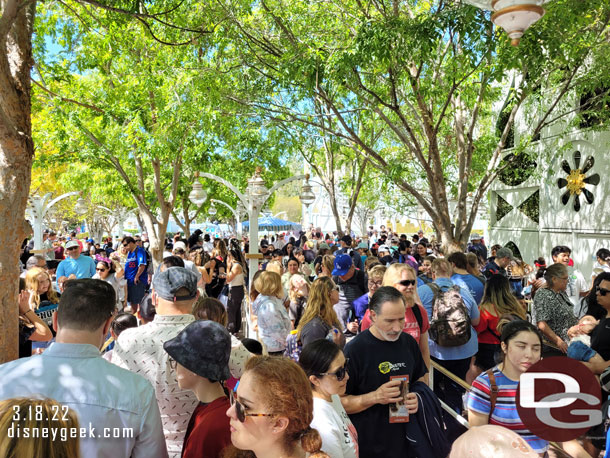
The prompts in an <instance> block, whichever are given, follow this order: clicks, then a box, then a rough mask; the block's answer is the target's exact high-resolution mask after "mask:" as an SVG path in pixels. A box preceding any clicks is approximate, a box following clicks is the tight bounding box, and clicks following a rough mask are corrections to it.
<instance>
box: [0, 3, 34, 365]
mask: <svg viewBox="0 0 610 458" xmlns="http://www.w3.org/2000/svg"><path fill="white" fill-rule="evenodd" d="M0 10H1V11H2V16H1V17H0V197H1V199H0V224H1V225H2V230H0V246H2V249H1V250H0V284H2V285H3V287H2V288H0V363H3V362H6V361H11V360H13V359H16V358H17V357H18V356H19V352H18V349H19V346H18V329H19V326H18V316H19V310H18V306H17V301H18V284H19V283H18V279H19V266H18V262H19V249H20V247H21V242H22V241H23V239H24V238H25V237H27V236H29V235H30V234H31V228H30V227H29V226H28V224H27V223H26V221H25V219H24V215H25V207H26V204H27V198H28V194H29V190H30V179H31V169H32V158H33V157H34V143H33V141H32V123H31V119H30V115H31V100H30V94H31V87H30V71H31V69H32V63H33V61H32V30H33V26H34V15H35V13H36V2H35V1H33V2H31V3H30V4H28V5H26V6H24V5H23V4H22V2H19V1H17V0H0Z"/></svg>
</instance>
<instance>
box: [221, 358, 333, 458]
mask: <svg viewBox="0 0 610 458" xmlns="http://www.w3.org/2000/svg"><path fill="white" fill-rule="evenodd" d="M231 394H232V396H231V407H230V408H229V410H227V416H228V417H229V419H230V430H231V442H232V443H233V447H231V448H229V449H228V450H226V451H225V454H224V455H223V456H224V457H225V458H254V457H256V458H277V457H283V458H305V456H308V457H310V458H330V457H329V455H327V454H326V453H323V452H320V448H321V447H322V440H321V439H320V434H318V431H316V430H315V429H312V428H311V427H310V423H311V421H312V419H313V398H312V394H311V389H310V387H309V381H308V380H307V376H306V375H305V373H304V372H303V369H301V368H300V367H299V365H298V364H296V363H295V362H294V361H291V360H290V359H288V358H275V357H272V356H254V357H253V358H251V359H250V360H248V363H247V364H246V372H245V373H244V375H243V376H242V378H241V380H240V382H239V384H238V385H237V389H236V391H235V393H233V392H231Z"/></svg>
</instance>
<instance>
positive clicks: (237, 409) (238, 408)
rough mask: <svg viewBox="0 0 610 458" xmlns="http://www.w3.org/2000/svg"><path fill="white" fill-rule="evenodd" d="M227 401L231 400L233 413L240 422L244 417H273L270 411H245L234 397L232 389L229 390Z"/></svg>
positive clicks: (244, 419)
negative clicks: (233, 407) (233, 408)
mask: <svg viewBox="0 0 610 458" xmlns="http://www.w3.org/2000/svg"><path fill="white" fill-rule="evenodd" d="M229 401H231V406H235V415H236V416H237V419H238V420H239V421H240V422H241V423H243V422H244V421H246V417H273V414H270V413H246V410H245V409H244V406H243V405H241V404H240V402H239V401H238V400H237V399H235V394H234V393H233V391H232V390H231V391H229Z"/></svg>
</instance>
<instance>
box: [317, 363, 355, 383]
mask: <svg viewBox="0 0 610 458" xmlns="http://www.w3.org/2000/svg"><path fill="white" fill-rule="evenodd" d="M348 361H349V358H346V359H345V364H344V365H343V367H340V368H339V369H337V370H336V371H335V372H321V373H319V374H317V375H318V376H320V377H322V376H324V375H332V376H334V377H337V381H338V382H341V381H343V379H344V378H345V375H346V374H347V363H348Z"/></svg>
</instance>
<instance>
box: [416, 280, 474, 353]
mask: <svg viewBox="0 0 610 458" xmlns="http://www.w3.org/2000/svg"><path fill="white" fill-rule="evenodd" d="M427 286H428V287H429V288H430V289H431V290H432V292H433V293H434V299H433V302H432V320H431V322H430V330H429V336H430V338H431V339H432V340H433V341H434V342H436V343H437V344H438V345H440V346H441V347H459V346H460V345H464V344H466V343H467V342H468V341H469V340H470V336H471V332H472V331H471V322H470V315H469V314H468V309H467V308H466V305H464V300H463V299H462V294H461V292H460V287H459V286H457V285H453V286H450V287H442V288H441V287H440V286H438V285H437V284H436V283H428V285H427Z"/></svg>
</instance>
